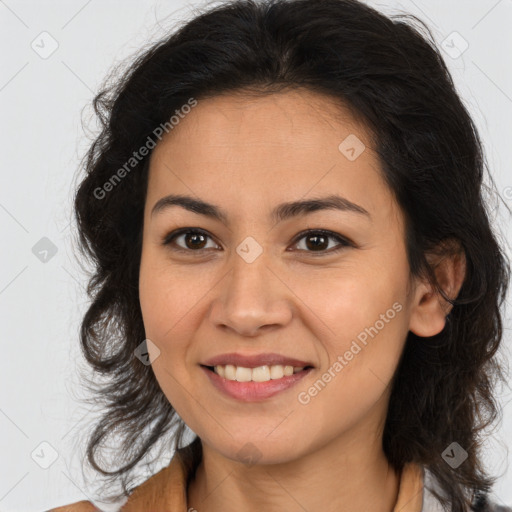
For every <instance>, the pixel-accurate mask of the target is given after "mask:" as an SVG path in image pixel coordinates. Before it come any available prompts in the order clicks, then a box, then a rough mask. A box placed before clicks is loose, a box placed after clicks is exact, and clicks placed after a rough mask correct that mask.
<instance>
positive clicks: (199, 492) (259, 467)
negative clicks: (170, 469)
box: [187, 432, 399, 512]
mask: <svg viewBox="0 0 512 512" xmlns="http://www.w3.org/2000/svg"><path fill="white" fill-rule="evenodd" d="M360 434H361V433H360V432H359V435H358V438H357V439H353V438H351V439H349V438H348V437H349V436H346V437H345V438H343V439H342V438H339V439H336V440H335V441H333V442H331V443H329V444H328V445H326V446H324V447H322V448H320V449H318V450H315V451H314V452H312V453H309V454H307V455H305V456H303V457H300V458H298V459H294V460H292V461H289V462H285V463H279V464H256V465H252V466H247V465H245V464H243V463H240V462H236V461H233V460H231V459H228V458H226V457H224V456H222V455H221V454H219V453H218V452H217V451H215V450H212V449H211V448H210V447H209V446H208V445H206V444H205V443H203V457H202V460H201V462H200V464H199V466H198V468H197V471H196V474H195V477H194V479H193V480H192V481H191V482H190V485H189V489H188V504H187V507H188V508H189V510H190V509H196V510H198V511H200V512H218V511H219V510H222V511H224V512H235V511H236V512H239V511H240V510H244V511H247V512H256V511H260V510H267V511H268V512H274V511H276V512H277V511H282V510H288V511H295V510H296V511H297V512H298V511H304V510H308V511H309V512H317V511H318V512H320V511H322V512H325V511H330V510H335V511H337V512H349V511H350V512H351V511H354V510H372V511H375V512H392V511H393V509H394V506H395V504H396V500H397V496H398V487H399V476H398V475H397V474H396V472H395V471H394V470H393V468H392V467H391V466H390V465H389V464H388V462H387V459H386V457H385V455H384V452H383V451H382V445H381V440H380V439H374V440H373V442H369V439H371V437H370V436H368V437H366V438H365V436H362V435H360Z"/></svg>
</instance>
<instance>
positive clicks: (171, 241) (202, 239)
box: [163, 229, 218, 252]
mask: <svg viewBox="0 0 512 512" xmlns="http://www.w3.org/2000/svg"><path fill="white" fill-rule="evenodd" d="M208 239H211V237H210V236H209V235H208V234H206V233H205V232H203V231H200V230H197V229H181V230H179V231H176V232H173V233H170V234H169V235H167V236H166V237H165V239H164V241H163V245H176V246H177V248H176V250H178V251H188V252H199V251H201V250H203V249H208V248H212V247H207V243H208ZM177 240H182V241H181V243H177ZM217 247H218V246H217V245H216V244H214V247H213V248H217Z"/></svg>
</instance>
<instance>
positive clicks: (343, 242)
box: [162, 228, 354, 256]
mask: <svg viewBox="0 0 512 512" xmlns="http://www.w3.org/2000/svg"><path fill="white" fill-rule="evenodd" d="M187 234H197V235H204V236H206V237H208V238H211V237H210V235H209V234H208V233H207V232H206V231H203V230H202V229H198V228H181V229H178V230H176V231H173V232H171V233H169V234H168V235H166V236H165V237H164V239H163V241H162V245H164V246H171V244H172V243H173V242H174V240H175V239H176V238H178V237H179V236H181V235H187ZM308 235H321V236H325V237H328V238H333V239H335V240H336V241H337V242H339V243H340V245H339V247H337V248H336V249H334V250H333V249H332V248H331V249H328V250H321V251H308V250H304V249H299V252H307V253H310V254H312V255H313V256H322V255H326V254H335V253H338V252H339V251H341V250H342V249H345V248H346V247H353V246H354V244H353V243H352V242H351V241H350V240H348V239H347V238H344V237H342V236H341V235H338V234H337V233H334V232H332V231H328V230H325V229H309V230H306V231H301V232H300V233H299V234H298V235H296V237H295V238H294V240H293V245H297V244H298V242H300V241H301V240H302V239H303V238H306V237H307V236H308ZM171 249H172V250H173V251H176V252H181V253H188V254H190V253H198V255H200V254H202V253H203V251H205V250H207V249H197V250H194V249H184V248H183V247H171Z"/></svg>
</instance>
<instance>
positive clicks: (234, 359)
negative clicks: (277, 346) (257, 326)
mask: <svg viewBox="0 0 512 512" xmlns="http://www.w3.org/2000/svg"><path fill="white" fill-rule="evenodd" d="M228 364H230V365H233V366H243V367H244V368H257V367H258V366H273V365H282V366H294V367H313V366H314V365H313V364H312V363H310V362H308V361H303V360H300V359H295V358H293V357H288V356H284V355H281V354H275V353H266V354H255V355H243V354H236V353H230V354H221V355H218V356H215V357H212V358H210V359H207V360H206V361H204V362H202V363H201V365H202V366H209V367H212V366H219V365H221V366H225V365H228Z"/></svg>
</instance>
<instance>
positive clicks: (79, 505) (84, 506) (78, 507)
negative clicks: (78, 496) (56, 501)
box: [48, 501, 98, 512]
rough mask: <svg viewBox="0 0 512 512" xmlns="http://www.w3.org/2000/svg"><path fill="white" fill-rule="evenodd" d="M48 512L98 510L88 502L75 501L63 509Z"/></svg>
mask: <svg viewBox="0 0 512 512" xmlns="http://www.w3.org/2000/svg"><path fill="white" fill-rule="evenodd" d="M48 512H98V509H97V508H96V507H95V506H94V505H93V504H92V503H91V502H90V501H77V502H76V503H71V504H70V505H64V506H63V507H58V508H52V509H51V510H48Z"/></svg>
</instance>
